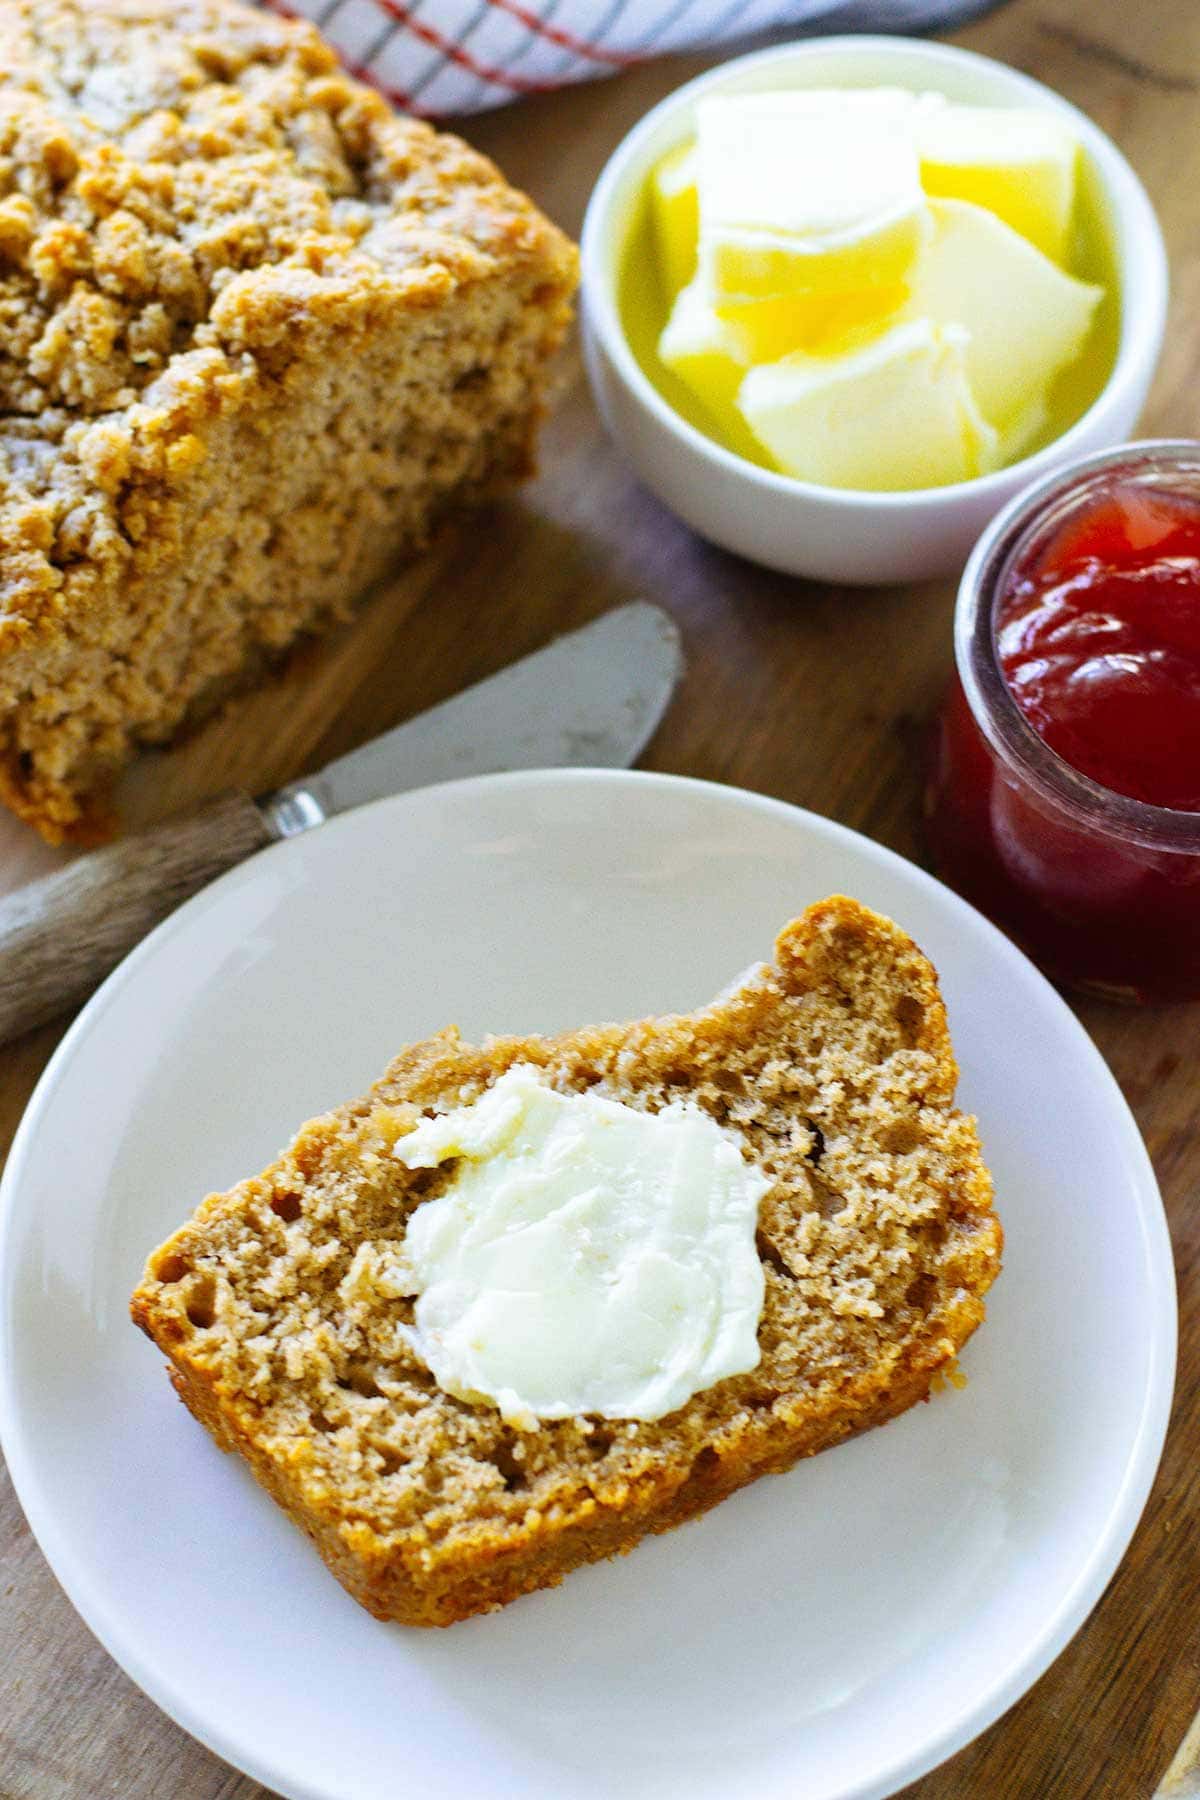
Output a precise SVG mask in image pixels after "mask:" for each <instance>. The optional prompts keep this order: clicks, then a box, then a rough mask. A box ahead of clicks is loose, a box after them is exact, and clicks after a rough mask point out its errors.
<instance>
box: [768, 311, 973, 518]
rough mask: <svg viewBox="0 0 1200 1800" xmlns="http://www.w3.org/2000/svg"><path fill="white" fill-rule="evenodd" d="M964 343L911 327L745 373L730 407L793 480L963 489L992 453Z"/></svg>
mask: <svg viewBox="0 0 1200 1800" xmlns="http://www.w3.org/2000/svg"><path fill="white" fill-rule="evenodd" d="M968 342H969V338H968V334H967V332H966V331H964V330H963V329H962V327H961V326H957V325H945V326H938V325H934V324H933V323H932V322H931V321H930V320H929V319H914V320H911V321H909V322H906V323H904V324H900V325H895V326H893V327H892V329H891V330H889V331H887V332H885V333H884V334H883V336H882V337H879V338H876V339H875V340H874V341H873V342H871V343H868V344H867V345H865V346H863V347H861V348H859V349H856V350H853V351H851V352H850V353H849V354H847V355H841V356H811V355H806V354H797V355H793V356H788V357H784V358H783V360H782V361H780V362H777V363H767V364H765V365H764V366H763V367H761V368H757V369H751V371H750V373H749V374H748V375H747V376H746V379H745V380H744V381H743V383H742V386H741V388H740V390H739V393H738V406H739V408H740V410H741V413H742V416H743V417H744V418H745V420H746V423H747V424H748V425H749V427H750V429H751V430H752V431H753V432H754V435H755V436H756V437H757V438H758V439H759V441H760V442H761V443H762V444H763V445H764V447H765V448H766V450H767V451H768V452H769V454H770V455H771V456H772V457H773V458H774V460H775V461H776V462H777V463H778V465H779V467H780V468H781V469H783V470H785V471H786V473H787V474H789V475H795V476H796V477H797V478H798V479H800V480H801V481H815V482H820V483H822V484H824V485H825V486H828V487H840V488H859V489H868V490H872V491H875V492H887V491H896V490H901V489H907V488H921V487H944V486H946V485H947V484H948V483H950V482H953V481H967V480H969V479H970V478H971V477H973V476H975V475H979V474H983V473H985V472H986V471H987V470H989V469H992V468H994V467H995V466H996V457H997V454H998V442H997V434H996V432H995V430H994V429H993V428H992V426H991V425H990V424H989V423H988V421H987V420H986V419H985V418H983V416H982V415H981V413H980V411H979V408H978V406H977V405H976V403H975V398H974V396H973V394H972V392H971V387H970V383H969V382H968V379H967V366H966V352H967V345H968Z"/></svg>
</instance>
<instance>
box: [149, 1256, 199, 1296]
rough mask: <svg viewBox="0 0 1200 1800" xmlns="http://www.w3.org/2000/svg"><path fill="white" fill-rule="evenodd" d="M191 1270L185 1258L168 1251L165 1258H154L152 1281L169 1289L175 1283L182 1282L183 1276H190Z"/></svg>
mask: <svg viewBox="0 0 1200 1800" xmlns="http://www.w3.org/2000/svg"><path fill="white" fill-rule="evenodd" d="M191 1268H192V1265H191V1264H190V1263H189V1262H188V1261H187V1260H186V1258H184V1257H182V1256H177V1255H176V1254H175V1252H174V1251H173V1250H168V1251H167V1253H166V1255H165V1256H159V1257H156V1258H155V1259H154V1262H153V1263H152V1265H151V1271H152V1273H153V1275H154V1279H155V1280H156V1281H161V1282H162V1283H163V1284H164V1286H166V1287H171V1286H173V1285H174V1283H175V1282H177V1281H182V1280H183V1278H184V1276H185V1275H190V1274H191Z"/></svg>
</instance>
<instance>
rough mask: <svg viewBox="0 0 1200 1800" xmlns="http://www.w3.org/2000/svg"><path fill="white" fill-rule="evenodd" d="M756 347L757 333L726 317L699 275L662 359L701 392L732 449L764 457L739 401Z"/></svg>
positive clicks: (675, 315) (662, 345)
mask: <svg viewBox="0 0 1200 1800" xmlns="http://www.w3.org/2000/svg"><path fill="white" fill-rule="evenodd" d="M756 347H757V338H756V336H755V334H754V333H753V332H751V331H748V330H747V329H746V328H745V326H744V325H742V324H740V323H738V322H737V321H736V320H729V319H723V318H722V317H721V316H720V314H719V313H718V312H717V311H716V310H715V308H714V307H713V306H712V305H711V304H710V302H709V300H708V297H707V295H706V294H705V292H704V287H703V284H702V283H701V282H700V281H699V280H698V279H697V280H695V281H692V282H690V283H689V284H688V286H687V287H685V288H683V289H681V290H680V292H679V294H678V295H677V296H676V299H675V304H674V306H673V307H672V308H671V316H670V318H669V319H668V320H667V323H666V325H665V326H664V327H663V330H662V334H661V336H660V337H659V340H658V354H659V359H660V361H662V362H663V363H665V364H666V366H667V368H668V369H670V370H671V372H672V373H673V374H674V375H676V376H678V378H679V380H680V381H682V382H683V383H684V384H685V385H686V386H687V387H688V388H689V389H690V391H691V392H692V393H693V394H694V395H695V397H696V399H697V400H698V401H699V402H700V405H701V407H702V408H703V409H704V412H705V414H706V415H707V416H708V418H709V420H710V421H711V423H712V424H713V426H715V427H716V428H717V430H718V431H719V432H720V434H721V437H722V438H723V439H724V440H725V442H726V443H727V444H728V446H729V448H730V449H731V450H737V451H739V452H740V453H741V454H743V455H745V454H747V453H748V454H749V455H750V456H751V457H753V458H754V459H755V460H758V454H759V453H758V449H757V445H756V444H755V441H754V439H753V438H752V437H750V435H749V433H748V432H747V430H746V425H745V422H744V420H743V419H742V417H741V414H740V413H739V412H738V410H737V407H736V405H735V400H736V397H737V391H738V389H739V387H740V386H741V385H742V381H743V379H744V377H745V374H746V371H747V369H749V368H750V367H751V365H752V364H753V363H754V362H755V361H756V360H757V356H756ZM790 347H791V346H790V345H788V346H787V348H790ZM783 353H784V352H783V349H777V350H776V351H775V354H776V355H777V356H780V355H782V354H783Z"/></svg>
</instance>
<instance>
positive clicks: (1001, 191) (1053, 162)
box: [913, 105, 1079, 265]
mask: <svg viewBox="0 0 1200 1800" xmlns="http://www.w3.org/2000/svg"><path fill="white" fill-rule="evenodd" d="M913 117H914V120H915V130H916V142H917V152H918V155H919V156H920V159H921V179H922V181H923V183H924V185H925V189H926V192H927V193H930V194H934V195H937V196H938V197H939V198H944V199H951V200H969V201H971V202H972V203H973V204H974V205H975V206H985V207H987V209H988V211H989V212H993V213H995V214H996V216H997V218H1000V219H1003V220H1004V222H1005V224H1007V225H1011V226H1012V228H1013V230H1014V231H1018V232H1020V234H1021V236H1022V237H1025V238H1028V239H1029V241H1030V243H1031V244H1034V245H1036V246H1037V248H1038V249H1039V250H1041V251H1042V252H1043V254H1044V255H1046V256H1048V257H1050V258H1051V259H1052V261H1054V262H1056V263H1059V264H1062V265H1065V263H1066V260H1067V250H1068V244H1069V233H1070V225H1071V213H1072V210H1073V208H1074V204H1075V171H1076V164H1077V162H1078V160H1079V145H1078V143H1077V142H1076V140H1075V138H1074V137H1073V136H1072V134H1071V131H1070V129H1069V127H1067V126H1066V125H1064V124H1062V123H1061V122H1060V121H1059V120H1058V119H1055V118H1052V117H1050V116H1049V115H1048V114H1046V113H1044V112H1038V111H1035V110H1033V109H1031V108H1028V107H1019V106H1014V107H1000V106H955V105H946V106H931V107H921V108H919V109H918V110H917V111H916V112H915V113H914V115H913Z"/></svg>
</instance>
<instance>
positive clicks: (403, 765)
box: [258, 601, 680, 837]
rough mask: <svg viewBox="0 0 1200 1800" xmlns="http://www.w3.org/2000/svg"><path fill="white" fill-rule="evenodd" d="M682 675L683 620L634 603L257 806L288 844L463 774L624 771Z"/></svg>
mask: <svg viewBox="0 0 1200 1800" xmlns="http://www.w3.org/2000/svg"><path fill="white" fill-rule="evenodd" d="M679 669H680V647H679V631H678V628H677V627H676V625H675V623H674V621H673V620H672V619H671V618H670V617H669V616H668V615H667V614H666V613H665V612H663V611H662V609H661V607H657V606H649V605H647V604H646V602H645V601H634V602H632V603H631V604H630V605H628V606H619V607H616V608H615V609H614V610H613V611H612V612H608V613H604V614H602V615H601V617H600V618H598V619H596V620H594V621H593V622H592V624H590V625H585V626H584V627H583V629H582V631H572V632H570V633H569V634H568V635H567V636H565V637H560V638H556V639H554V641H553V642H552V643H550V644H547V645H546V647H545V649H544V650H537V651H535V652H534V654H533V655H532V656H525V657H522V659H521V661H520V662H516V663H510V665H509V666H508V668H507V669H501V671H500V673H499V674H498V675H493V676H491V677H490V679H489V680H487V681H481V682H479V683H477V684H476V686H475V687H470V688H466V689H464V690H463V692H462V693H461V694H456V695H455V696H454V697H453V699H450V700H446V701H443V703H442V704H441V705H440V706H433V707H430V709H429V711H428V712H423V713H420V714H418V716H417V717H416V718H415V719H410V720H409V721H408V723H407V724H405V725H398V726H396V728H395V730H393V731H385V732H384V733H383V735H382V737H377V738H372V739H371V741H370V742H369V743H366V744H362V745H360V747H359V748H358V749H357V750H351V751H350V753H349V754H348V755H347V756H340V757H338V758H337V760H336V761H335V762H331V763H327V764H326V766H325V767H324V768H323V769H322V770H321V771H320V772H319V774H316V775H312V776H309V777H308V778H307V779H306V780H303V781H297V782H291V783H290V784H289V785H288V786H287V787H283V788H280V789H279V790H278V792H277V793H275V794H268V795H266V796H264V797H263V798H262V799H261V800H260V801H259V803H258V804H259V806H260V808H261V809H262V811H263V812H264V813H266V814H267V816H268V818H269V819H270V820H271V822H272V824H273V826H274V829H275V830H276V832H277V834H278V835H279V836H281V837H286V836H290V835H291V834H292V833H293V832H295V831H297V830H299V831H304V830H307V829H308V827H309V826H310V825H314V824H319V823H320V822H321V820H322V819H326V818H330V817H331V816H332V815H333V814H334V813H339V812H343V811H344V810H345V808H346V807H348V806H361V805H362V804H363V803H364V801H367V800H378V799H381V798H382V797H383V795H385V794H395V793H399V792H401V791H404V790H407V789H409V788H417V787H429V786H430V785H431V784H432V783H433V782H435V781H447V780H450V779H451V778H452V777H454V776H460V775H491V774H495V773H496V772H497V771H499V770H501V769H544V768H585V767H589V766H590V767H602V768H626V767H628V766H629V764H630V763H633V762H636V761H637V758H638V756H639V755H640V754H641V751H642V749H643V748H644V746H645V745H646V743H647V742H648V740H649V738H650V734H651V733H652V731H653V730H654V727H655V726H656V725H657V723H658V721H659V719H660V718H661V716H662V712H663V708H664V707H665V706H666V703H667V701H668V699H669V698H670V695H671V693H672V691H673V689H674V687H675V683H676V681H677V679H678V676H679Z"/></svg>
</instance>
